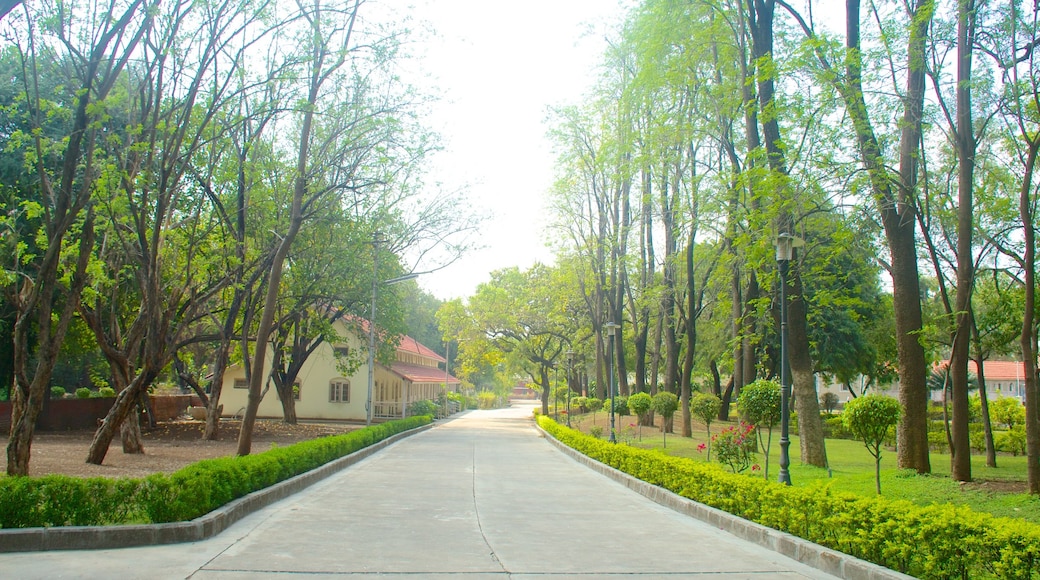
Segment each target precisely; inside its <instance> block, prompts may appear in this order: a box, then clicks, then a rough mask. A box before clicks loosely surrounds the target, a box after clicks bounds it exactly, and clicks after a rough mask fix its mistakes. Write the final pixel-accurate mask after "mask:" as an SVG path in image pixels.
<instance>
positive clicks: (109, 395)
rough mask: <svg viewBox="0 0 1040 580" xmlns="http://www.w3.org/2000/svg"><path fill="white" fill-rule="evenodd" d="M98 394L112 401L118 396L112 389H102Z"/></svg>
mask: <svg viewBox="0 0 1040 580" xmlns="http://www.w3.org/2000/svg"><path fill="white" fill-rule="evenodd" d="M97 392H98V396H99V397H101V398H102V399H111V398H113V397H115V396H116V390H115V389H113V388H112V387H101V388H100V389H98V391H97Z"/></svg>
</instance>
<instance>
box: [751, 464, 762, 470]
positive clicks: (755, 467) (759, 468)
mask: <svg viewBox="0 0 1040 580" xmlns="http://www.w3.org/2000/svg"><path fill="white" fill-rule="evenodd" d="M761 470H762V468H761V467H760V466H759V465H758V464H757V463H756V464H754V465H752V466H751V471H761Z"/></svg>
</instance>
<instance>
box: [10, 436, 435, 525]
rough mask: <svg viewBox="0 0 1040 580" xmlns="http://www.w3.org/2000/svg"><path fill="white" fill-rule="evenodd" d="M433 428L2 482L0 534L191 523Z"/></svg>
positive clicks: (327, 439) (319, 440)
mask: <svg viewBox="0 0 1040 580" xmlns="http://www.w3.org/2000/svg"><path fill="white" fill-rule="evenodd" d="M431 421H432V418H431V417H429V416H420V417H409V418H407V419H401V420H398V421H390V422H387V423H382V424H379V425H372V426H370V427H366V428H364V429H359V430H357V431H351V432H350V433H345V434H343V435H336V436H332V437H322V438H319V439H313V440H310V441H303V442H300V443H296V444H294V445H290V446H287V447H276V448H274V449H271V450H269V451H265V452H263V453H258V454H256V455H246V456H242V457H220V458H216V459H206V460H203V461H199V462H197V463H193V464H191V465H188V466H187V467H185V468H183V469H181V470H179V471H175V472H173V473H171V474H168V475H167V474H164V473H156V474H154V475H150V476H148V477H145V478H122V479H110V478H106V477H91V478H78V477H69V476H64V475H46V476H43V477H6V476H5V477H0V528H35V527H56V526H98V525H116V524H139V523H167V522H176V521H188V520H192V519H195V518H197V517H199V516H201V515H204V514H206V513H209V512H211V511H213V510H215V509H217V508H219V507H221V506H223V505H225V504H227V503H229V502H231V501H233V500H236V499H238V498H240V497H243V496H245V495H247V494H249V493H252V492H254V491H258V490H261V489H264V488H266V487H269V486H271V485H274V484H276V483H279V482H281V481H285V480H287V479H290V478H292V477H295V476H297V475H300V474H301V473H305V472H307V471H310V470H311V469H315V468H317V467H320V466H322V465H324V464H326V463H328V462H330V461H334V460H336V459H339V458H340V457H344V456H346V455H350V454H351V453H354V452H355V451H358V450H360V449H364V448H365V447H368V446H369V445H372V444H374V443H378V442H379V441H382V440H384V439H386V438H388V437H391V436H393V435H396V434H397V433H401V432H403V431H408V430H410V429H414V428H416V427H421V426H423V425H426V424H428V423H430V422H431Z"/></svg>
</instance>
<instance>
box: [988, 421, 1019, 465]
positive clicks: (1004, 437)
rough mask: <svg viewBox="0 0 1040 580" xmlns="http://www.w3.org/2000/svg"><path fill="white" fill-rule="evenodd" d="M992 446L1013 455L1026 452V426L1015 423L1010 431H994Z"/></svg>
mask: <svg viewBox="0 0 1040 580" xmlns="http://www.w3.org/2000/svg"><path fill="white" fill-rule="evenodd" d="M993 446H994V447H996V448H997V450H998V451H1003V452H1005V453H1010V454H1012V455H1014V456H1016V457H1017V456H1019V455H1025V454H1026V428H1025V425H1015V426H1014V428H1012V429H1011V430H1010V431H1003V432H1000V433H996V434H995V435H994V436H993Z"/></svg>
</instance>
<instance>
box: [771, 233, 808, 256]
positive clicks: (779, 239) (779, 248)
mask: <svg viewBox="0 0 1040 580" xmlns="http://www.w3.org/2000/svg"><path fill="white" fill-rule="evenodd" d="M804 245H805V240H803V239H802V238H799V237H798V236H795V235H792V234H789V233H787V232H781V233H780V234H779V235H777V236H776V261H777V262H790V261H791V260H792V259H794V249H795V248H800V247H802V246H804Z"/></svg>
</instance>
